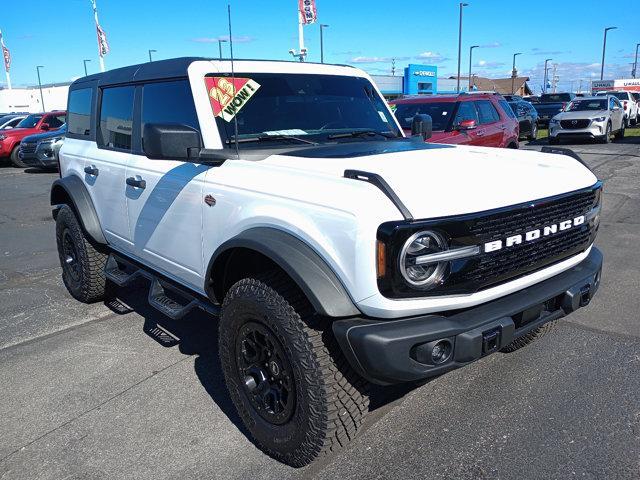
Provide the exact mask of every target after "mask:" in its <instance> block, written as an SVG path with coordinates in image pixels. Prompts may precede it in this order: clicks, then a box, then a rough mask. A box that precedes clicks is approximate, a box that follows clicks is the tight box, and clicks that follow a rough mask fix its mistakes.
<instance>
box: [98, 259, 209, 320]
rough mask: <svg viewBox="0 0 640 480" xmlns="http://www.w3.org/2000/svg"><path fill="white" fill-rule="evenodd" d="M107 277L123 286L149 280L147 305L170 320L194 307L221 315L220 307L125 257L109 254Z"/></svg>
mask: <svg viewBox="0 0 640 480" xmlns="http://www.w3.org/2000/svg"><path fill="white" fill-rule="evenodd" d="M104 275H105V277H106V278H107V280H109V281H111V282H113V283H115V284H116V285H118V286H119V287H126V286H127V285H129V284H130V283H132V282H133V281H134V280H136V279H139V278H146V279H147V280H149V281H150V282H151V286H150V288H149V297H148V301H149V305H151V306H152V307H153V308H155V309H156V310H158V311H160V312H161V313H163V314H164V315H166V316H167V317H169V318H171V319H173V320H179V319H180V318H182V317H184V316H185V315H186V314H188V313H189V312H190V311H191V310H193V309H194V308H199V309H201V310H203V311H205V312H207V313H210V314H212V315H216V316H218V315H220V308H219V307H217V306H215V305H212V304H210V303H209V302H206V301H204V300H201V299H199V298H197V297H196V296H195V295H193V294H192V293H190V292H188V291H187V290H186V289H184V288H182V287H179V286H177V285H175V284H173V283H170V282H169V281H167V280H165V279H160V278H159V277H157V276H156V275H155V274H153V273H151V272H150V271H148V270H145V269H143V268H141V267H139V266H138V265H135V264H134V263H132V262H130V261H129V260H125V259H124V258H122V257H120V256H119V255H116V254H114V253H111V254H110V255H109V258H108V259H107V264H106V265H105V267H104Z"/></svg>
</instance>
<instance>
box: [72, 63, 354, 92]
mask: <svg viewBox="0 0 640 480" xmlns="http://www.w3.org/2000/svg"><path fill="white" fill-rule="evenodd" d="M199 60H204V61H211V60H218V59H217V58H206V57H180V58H171V59H168V60H157V61H153V62H146V63H140V64H138V65H129V66H128V67H122V68H115V69H113V70H108V71H106V72H103V73H95V74H93V75H88V76H86V77H82V78H79V79H77V80H76V81H75V82H73V83H72V84H71V87H70V89H71V90H73V89H75V88H82V85H83V84H86V83H94V82H97V84H98V85H100V86H107V85H117V84H121V83H131V82H144V81H149V80H163V79H168V78H180V77H186V76H187V69H188V68H189V65H191V64H192V63H193V62H196V61H199ZM222 60H225V61H229V60H230V59H228V58H223V59H222ZM234 61H236V62H242V61H245V62H246V61H251V62H291V60H264V59H263V60H256V59H244V58H236V59H234ZM307 63H315V62H307ZM324 65H326V64H324ZM342 66H348V65H342Z"/></svg>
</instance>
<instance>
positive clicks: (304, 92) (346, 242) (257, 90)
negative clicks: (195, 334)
mask: <svg viewBox="0 0 640 480" xmlns="http://www.w3.org/2000/svg"><path fill="white" fill-rule="evenodd" d="M68 112H69V113H68V134H67V138H66V140H65V142H64V145H63V147H62V150H61V152H60V167H61V168H60V176H61V178H60V179H59V180H57V181H56V182H55V183H54V185H53V187H52V191H51V203H52V205H55V207H56V208H55V210H54V212H55V218H56V236H57V241H58V249H59V253H60V262H61V265H62V275H63V279H64V282H65V285H66V286H67V288H68V290H69V292H70V293H71V294H72V295H73V296H74V297H75V298H77V299H78V300H80V301H84V302H93V301H98V300H102V299H104V298H105V296H106V295H107V292H110V291H113V290H112V289H111V288H107V287H108V285H109V284H116V285H119V286H127V285H130V284H131V283H132V282H134V281H136V279H140V280H143V281H145V282H147V283H149V302H150V304H151V305H152V306H154V307H155V308H157V309H158V310H160V311H161V312H162V313H164V314H166V315H168V316H170V317H172V318H180V317H182V316H184V315H185V314H186V313H187V312H189V311H191V310H192V309H194V308H200V309H202V310H205V311H206V312H210V313H211V314H212V315H213V316H216V317H218V322H219V345H218V347H217V348H218V351H219V355H220V360H221V365H222V369H223V373H224V377H225V380H226V384H227V386H228V388H229V392H230V395H231V398H232V400H233V403H234V404H235V406H236V408H237V410H238V413H239V415H240V416H241V418H242V419H243V421H244V422H245V425H246V427H247V429H248V430H249V432H250V433H251V434H252V436H253V438H254V439H255V442H256V443H257V444H258V445H259V446H260V447H261V448H262V449H264V450H265V451H266V452H268V453H269V454H271V455H273V456H274V457H275V458H277V459H279V460H281V461H283V462H286V463H288V464H290V465H297V466H300V465H304V464H307V463H309V462H311V461H312V460H313V459H315V458H316V457H318V456H319V455H322V454H325V453H328V452H331V451H333V450H335V449H336V448H338V447H340V446H342V445H344V444H345V443H346V442H347V441H348V440H350V439H351V438H353V436H354V435H355V434H356V433H357V431H358V430H359V428H360V426H361V424H362V421H363V418H364V416H365V414H366V413H367V411H368V393H367V392H368V385H369V384H370V383H371V382H373V383H377V384H381V385H387V384H392V383H398V382H412V381H417V380H423V379H425V378H428V377H433V376H436V375H440V374H442V373H445V372H447V371H449V370H452V369H455V368H458V367H462V366H464V365H467V364H469V363H470V362H473V361H475V360H478V359H479V358H481V357H483V356H485V355H489V354H491V353H493V352H496V351H504V352H510V351H513V350H516V349H518V348H520V347H522V346H524V345H526V344H527V343H529V342H531V341H532V340H533V339H535V338H536V337H539V336H540V335H542V334H544V333H545V332H547V330H548V329H549V326H550V325H551V324H552V321H554V320H556V319H558V318H560V317H562V316H564V315H566V314H568V313H570V312H573V311H574V310H576V309H578V308H580V307H582V306H584V305H586V304H588V303H589V301H590V300H591V298H592V297H593V295H594V293H595V292H596V290H597V288H598V285H599V280H600V271H601V265H602V255H601V253H600V252H599V251H598V250H597V249H596V248H595V247H593V242H594V239H595V236H596V232H597V230H598V224H599V212H600V204H601V183H600V182H599V181H598V180H597V179H596V177H595V176H594V175H593V173H592V172H591V171H590V170H589V169H588V168H587V167H585V166H584V165H583V164H582V163H581V162H580V161H578V160H577V159H576V158H572V157H571V156H567V155H558V154H556V155H554V154H544V153H539V152H533V151H514V150H499V149H491V148H480V147H456V146H451V145H438V144H429V143H425V142H424V139H425V138H426V137H428V136H429V134H430V129H431V123H430V121H431V119H430V117H429V116H427V115H420V114H419V115H416V116H415V117H414V120H413V123H412V132H413V133H414V134H416V136H415V138H405V137H404V135H403V133H402V129H401V128H400V126H399V125H398V123H397V122H396V120H395V119H394V116H393V114H392V112H391V111H390V110H389V108H388V106H387V104H386V103H385V101H384V99H383V98H382V96H381V95H380V92H379V91H378V89H377V88H376V87H375V85H374V84H373V82H372V81H371V79H370V78H369V76H368V75H367V74H366V73H364V72H362V71H361V70H357V69H355V68H351V67H347V66H336V65H319V64H312V63H293V62H270V61H236V62H235V63H234V64H233V65H232V64H231V63H230V62H228V61H209V60H203V59H192V58H181V59H175V60H166V61H160V62H153V63H147V64H143V65H136V66H131V67H126V68H121V69H117V70H112V71H109V72H106V73H102V74H98V75H92V76H88V77H84V78H82V79H79V80H77V81H75V82H74V83H73V84H72V85H71V87H70V91H69V102H68ZM211 348H216V347H215V346H213V345H212V347H211Z"/></svg>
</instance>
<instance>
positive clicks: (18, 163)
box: [11, 146, 28, 168]
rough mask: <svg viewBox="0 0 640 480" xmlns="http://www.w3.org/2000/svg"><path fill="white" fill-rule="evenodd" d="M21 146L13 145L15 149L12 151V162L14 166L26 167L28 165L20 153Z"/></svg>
mask: <svg viewBox="0 0 640 480" xmlns="http://www.w3.org/2000/svg"><path fill="white" fill-rule="evenodd" d="M19 148H20V147H19V146H15V147H13V150H12V151H11V163H12V164H13V166H14V167H18V168H26V167H27V166H28V165H27V164H26V163H24V162H23V161H22V160H20V155H18V149H19Z"/></svg>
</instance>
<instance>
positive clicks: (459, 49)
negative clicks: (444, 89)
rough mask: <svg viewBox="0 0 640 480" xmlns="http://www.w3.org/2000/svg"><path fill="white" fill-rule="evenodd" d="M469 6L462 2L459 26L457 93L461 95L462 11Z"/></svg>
mask: <svg viewBox="0 0 640 480" xmlns="http://www.w3.org/2000/svg"><path fill="white" fill-rule="evenodd" d="M467 6H469V4H468V3H462V2H460V21H459V24H458V82H457V83H456V93H460V55H461V53H462V9H463V8H464V7H467Z"/></svg>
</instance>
